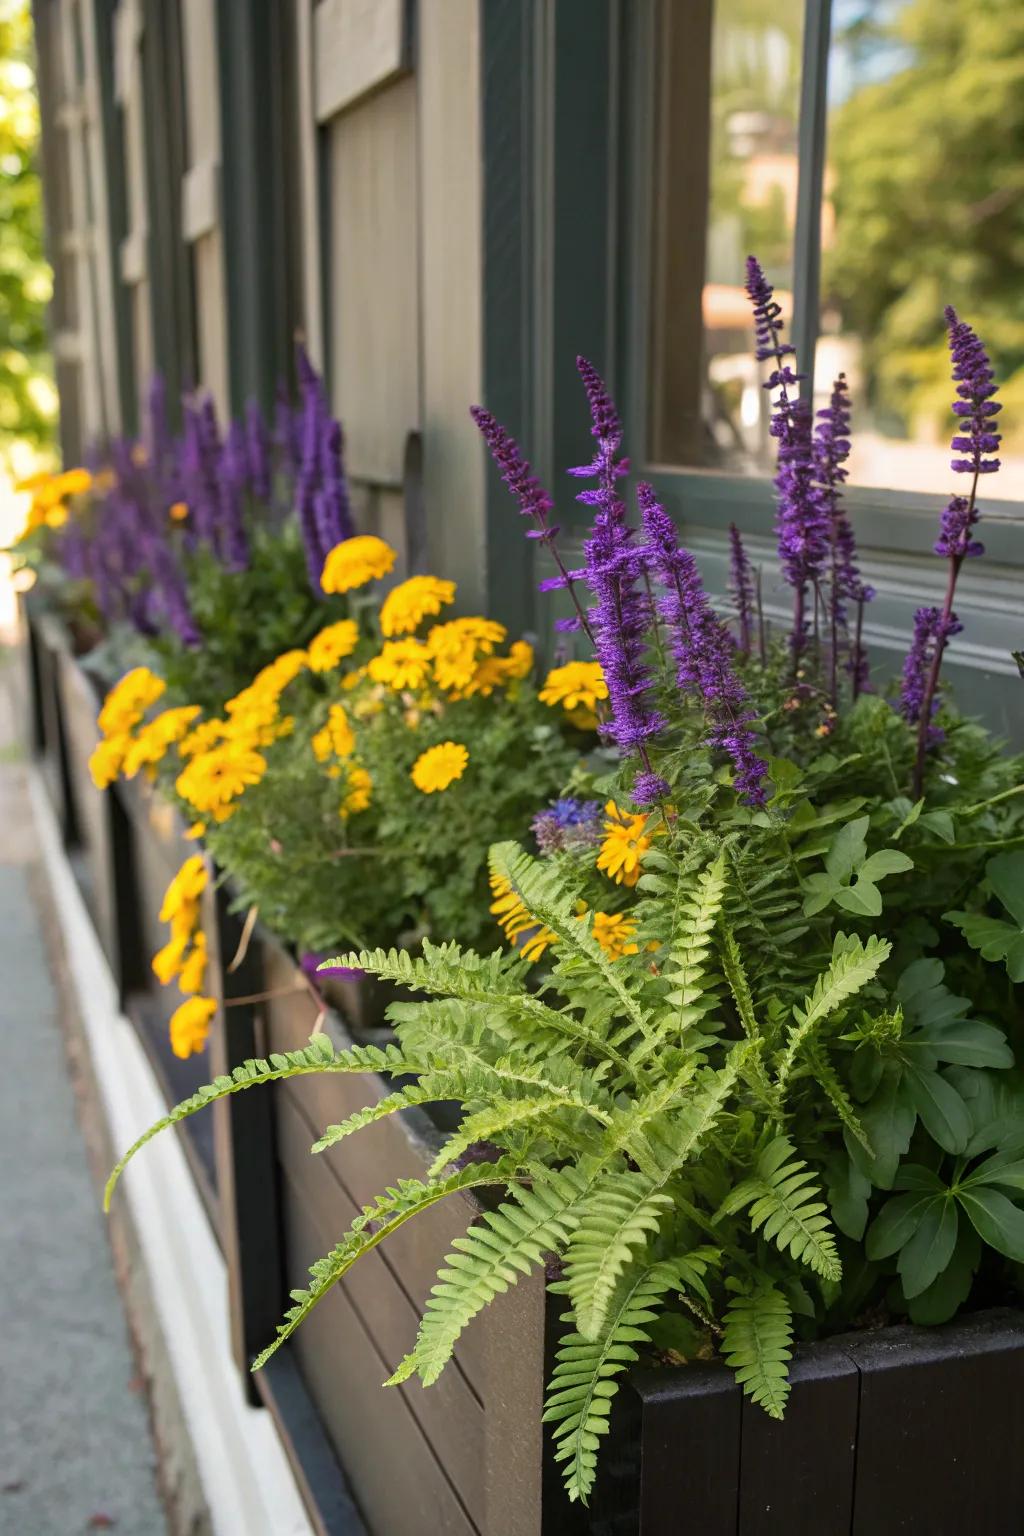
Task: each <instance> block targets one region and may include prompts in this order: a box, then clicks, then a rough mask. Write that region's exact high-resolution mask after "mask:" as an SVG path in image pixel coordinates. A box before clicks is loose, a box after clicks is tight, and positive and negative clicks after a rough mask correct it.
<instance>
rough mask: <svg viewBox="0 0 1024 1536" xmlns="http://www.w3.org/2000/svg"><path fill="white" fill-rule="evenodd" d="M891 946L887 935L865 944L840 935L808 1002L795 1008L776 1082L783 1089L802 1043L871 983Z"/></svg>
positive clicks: (778, 1066)
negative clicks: (827, 965)
mask: <svg viewBox="0 0 1024 1536" xmlns="http://www.w3.org/2000/svg"><path fill="white" fill-rule="evenodd" d="M891 948H892V946H891V945H890V943H889V941H888V940H887V939H878V938H875V937H874V936H872V937H871V938H870V939H868V941H867V943H866V944H862V943H861V941H860V939H857V938H847V937H846V936H845V935H844V934H839V935H837V937H836V941H835V946H834V948H833V952H832V960H831V963H830V964H829V967H828V969H827V970H826V971H823V972H822V974H821V975H820V976H819V977H818V979H817V981H816V982H815V983H814V990H813V991H812V992H811V994H810V996H809V997H805V998H804V1006H803V1007H802V1008H798V1007H794V1009H793V1017H794V1018H795V1019H796V1023H795V1024H794V1025H793V1026H792V1027H791V1028H790V1031H789V1039H788V1041H787V1043H786V1047H785V1050H783V1051H782V1052H781V1053H780V1054H779V1057H778V1059H777V1066H776V1083H777V1085H778V1088H779V1091H780V1092H783V1091H784V1090H785V1088H786V1085H787V1083H788V1081H789V1077H790V1073H791V1072H792V1070H793V1066H794V1063H795V1062H796V1058H797V1056H798V1054H799V1052H800V1049H801V1047H802V1046H803V1045H804V1044H805V1042H807V1041H808V1040H810V1039H811V1038H812V1037H813V1035H814V1032H815V1030H816V1029H817V1028H818V1026H819V1025H820V1024H822V1023H823V1022H824V1021H825V1019H827V1018H828V1016H829V1014H830V1013H834V1012H835V1010H836V1009H837V1008H839V1007H840V1006H841V1005H842V1004H843V1003H845V1002H847V1001H848V1000H849V999H850V998H851V997H853V996H855V994H856V993H858V992H859V991H860V990H861V988H862V987H865V986H866V985H867V984H868V982H869V981H870V980H871V979H872V977H873V976H874V975H875V974H876V972H877V971H878V969H879V967H880V966H881V965H882V964H883V962H884V961H885V960H887V959H888V957H889V951H890V949H891Z"/></svg>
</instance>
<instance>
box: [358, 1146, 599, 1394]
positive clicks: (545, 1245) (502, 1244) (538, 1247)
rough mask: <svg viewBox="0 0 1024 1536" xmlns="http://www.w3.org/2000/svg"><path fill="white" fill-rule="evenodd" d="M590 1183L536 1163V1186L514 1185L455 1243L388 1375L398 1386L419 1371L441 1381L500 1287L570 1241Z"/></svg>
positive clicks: (573, 1172)
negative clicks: (405, 1350)
mask: <svg viewBox="0 0 1024 1536" xmlns="http://www.w3.org/2000/svg"><path fill="white" fill-rule="evenodd" d="M588 1187H589V1184H588V1181H587V1180H586V1179H585V1177H584V1176H583V1174H581V1173H580V1172H579V1170H578V1169H576V1168H572V1167H570V1168H566V1169H563V1170H561V1171H559V1170H552V1169H543V1171H541V1170H540V1169H537V1170H536V1171H535V1177H534V1181H533V1185H532V1187H530V1188H513V1189H512V1191H511V1195H512V1199H511V1201H509V1202H508V1203H506V1204H504V1205H500V1206H499V1207H498V1209H497V1210H496V1211H484V1213H483V1215H482V1216H481V1218H480V1220H479V1221H478V1222H477V1223H476V1224H475V1225H474V1226H472V1227H470V1229H469V1231H468V1232H467V1233H466V1235H465V1237H458V1238H456V1239H455V1242H454V1244H453V1246H454V1248H455V1249H456V1252H455V1253H452V1254H449V1256H448V1258H447V1260H446V1264H447V1268H443V1269H442V1270H441V1271H440V1272H439V1274H438V1277H437V1284H436V1285H434V1286H433V1287H432V1288H431V1292H430V1295H429V1296H428V1298H427V1303H426V1306H425V1308H424V1311H423V1317H422V1319H421V1321H420V1327H419V1332H418V1334H417V1336H416V1343H415V1344H414V1345H413V1348H412V1350H411V1351H410V1353H409V1354H408V1355H406V1357H405V1359H404V1360H403V1361H402V1363H401V1364H400V1365H399V1367H398V1369H397V1370H396V1371H395V1373H394V1375H393V1376H392V1377H391V1378H390V1379H389V1381H388V1382H387V1385H388V1386H395V1385H397V1384H398V1383H400V1382H403V1381H407V1380H408V1378H409V1377H410V1376H411V1375H413V1374H414V1373H417V1374H418V1375H419V1377H420V1379H421V1380H422V1382H423V1385H424V1386H425V1387H429V1386H430V1385H431V1384H432V1383H433V1382H435V1381H436V1380H437V1378H438V1377H439V1376H440V1374H441V1372H442V1371H443V1370H444V1367H445V1366H446V1365H447V1363H448V1361H449V1360H450V1359H451V1355H452V1351H453V1349H454V1348H455V1344H456V1341H457V1340H458V1338H459V1335H460V1334H461V1333H462V1330H463V1329H464V1328H465V1327H466V1325H467V1324H468V1323H470V1322H471V1321H472V1320H473V1318H474V1317H475V1316H476V1315H477V1313H478V1312H480V1311H482V1309H483V1308H484V1307H486V1306H487V1305H488V1304H489V1303H490V1302H492V1301H493V1300H494V1298H495V1296H497V1295H498V1294H499V1292H504V1291H507V1290H508V1288H509V1287H510V1286H512V1285H515V1284H516V1282H517V1281H518V1279H519V1277H520V1275H528V1274H529V1273H530V1270H531V1269H532V1268H533V1267H534V1265H535V1264H541V1263H543V1261H544V1255H545V1254H546V1253H549V1252H551V1250H552V1249H555V1250H558V1249H560V1248H562V1247H564V1245H565V1243H566V1241H567V1240H568V1237H569V1233H570V1232H571V1231H572V1229H573V1227H574V1226H575V1224H576V1220H577V1214H576V1213H577V1207H578V1206H579V1204H580V1201H581V1199H582V1197H583V1195H584V1194H585V1193H586V1190H587V1189H588Z"/></svg>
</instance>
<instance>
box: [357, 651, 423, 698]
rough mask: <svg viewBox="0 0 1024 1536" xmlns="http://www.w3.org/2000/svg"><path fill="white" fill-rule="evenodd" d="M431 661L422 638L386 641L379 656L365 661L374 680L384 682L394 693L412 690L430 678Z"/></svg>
mask: <svg viewBox="0 0 1024 1536" xmlns="http://www.w3.org/2000/svg"><path fill="white" fill-rule="evenodd" d="M431 661H432V655H431V652H430V650H429V649H428V647H427V646H425V645H424V644H423V641H422V640H385V642H384V644H383V646H382V647H381V651H380V655H379V656H374V657H373V658H372V659H371V660H370V661H369V662H368V663H367V667H366V670H367V672H368V674H369V676H370V677H371V678H372V679H373V681H374V682H375V683H384V684H386V686H387V687H388V688H393V689H394V690H395V692H396V693H402V692H404V691H405V690H406V689H409V690H411V691H412V692H414V693H415V692H418V691H419V689H420V688H422V687H423V685H424V683H425V682H426V681H427V679H428V678H429V676H430V667H431Z"/></svg>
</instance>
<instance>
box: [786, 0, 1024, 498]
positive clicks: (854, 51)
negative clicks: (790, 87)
mask: <svg viewBox="0 0 1024 1536" xmlns="http://www.w3.org/2000/svg"><path fill="white" fill-rule="evenodd" d="M832 17H833V21H832V43H831V51H830V57H829V76H828V138H827V146H826V147H827V167H826V177H825V197H824V204H823V210H822V231H821V234H822V289H821V292H822V308H821V330H820V337H819V342H818V350H817V357H816V359H815V390H816V393H817V394H818V396H819V399H818V404H819V406H820V405H821V404H822V403H823V401H824V399H825V396H826V395H827V392H828V389H829V387H830V383H831V380H832V378H833V377H834V376H835V374H836V373H837V372H839V371H840V370H843V371H845V373H846V374H847V377H848V378H849V381H850V387H851V392H852V395H853V400H854V414H853V424H854V432H853V445H854V446H853V454H852V458H851V463H850V470H851V473H850V481H851V483H852V484H854V485H862V486H882V487H887V488H890V489H896V490H914V491H926V492H928V493H932V494H935V495H945V494H949V492H950V491H951V490H952V489H954V487H953V485H952V478H953V477H951V472H950V467H949V461H950V457H951V455H950V449H949V437H950V434H951V430H952V415H951V412H950V402H951V400H952V398H953V396H952V393H951V386H950V382H949V361H948V354H947V351H946V343H945V327H944V323H943V308H944V306H945V305H946V304H948V303H952V304H953V305H954V306H955V307H956V308H957V310H958V311H959V312H960V313H961V315H962V317H963V318H964V319H966V320H969V321H970V322H971V323H972V324H973V325H975V326H976V328H977V329H978V331H979V333H980V335H981V336H982V337H983V339H984V341H985V342H986V344H987V346H988V347H989V350H990V351H991V352H992V354H993V357H994V361H995V363H996V368H997V374H998V376H999V378H1000V380H1001V381H1002V383H1003V388H1002V390H1001V398H1002V399H1003V400H1004V402H1005V409H1004V411H1003V413H1002V415H1001V418H1000V423H999V425H1000V427H1001V429H1002V430H1003V432H1004V434H1005V440H1004V444H1003V451H1002V452H1001V453H1000V458H1001V459H1002V462H1003V468H1002V470H1001V472H1000V473H999V474H997V475H991V476H988V477H986V480H985V483H984V485H983V487H982V489H983V492H984V495H985V497H986V499H989V500H991V499H994V498H1008V497H1009V498H1013V499H1015V500H1024V288H1022V286H1021V277H1020V273H1021V250H1022V248H1024V170H1022V156H1024V4H1021V3H1020V0H995V3H992V4H988V5H984V6H970V5H962V4H958V3H955V0H833V5H832ZM1014 375H1016V377H1014Z"/></svg>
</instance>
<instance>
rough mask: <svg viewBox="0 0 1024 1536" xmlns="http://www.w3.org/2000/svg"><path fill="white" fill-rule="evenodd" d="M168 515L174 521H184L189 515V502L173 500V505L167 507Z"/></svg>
mask: <svg viewBox="0 0 1024 1536" xmlns="http://www.w3.org/2000/svg"><path fill="white" fill-rule="evenodd" d="M167 516H168V517H169V518H170V520H171V522H172V523H183V522H184V521H185V519H186V517H188V502H187V501H172V502H171V505H170V506H169V507H168V508H167Z"/></svg>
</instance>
